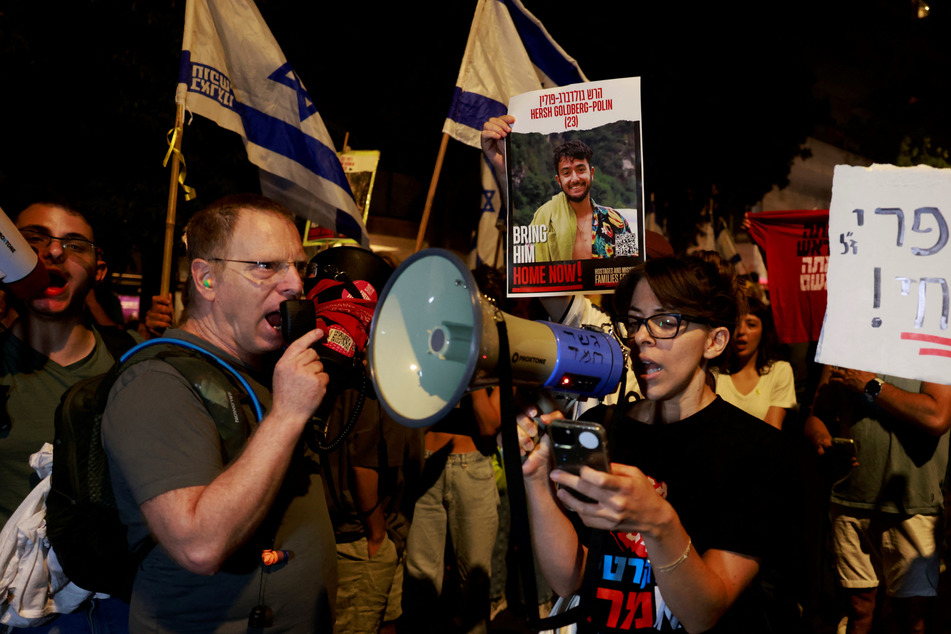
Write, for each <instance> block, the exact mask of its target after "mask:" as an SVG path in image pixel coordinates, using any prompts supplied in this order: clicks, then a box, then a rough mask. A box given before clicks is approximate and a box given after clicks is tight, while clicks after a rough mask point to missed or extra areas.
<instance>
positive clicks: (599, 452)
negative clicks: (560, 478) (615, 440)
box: [548, 420, 611, 502]
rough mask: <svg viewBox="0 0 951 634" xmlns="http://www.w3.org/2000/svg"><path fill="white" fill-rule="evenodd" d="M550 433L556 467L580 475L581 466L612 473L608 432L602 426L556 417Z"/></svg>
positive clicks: (578, 495) (586, 497) (574, 492)
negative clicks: (557, 418)
mask: <svg viewBox="0 0 951 634" xmlns="http://www.w3.org/2000/svg"><path fill="white" fill-rule="evenodd" d="M548 434H549V436H550V437H551V445H552V450H553V453H554V461H555V468H556V469H562V470H564V471H567V472H569V473H574V474H578V473H579V472H580V471H581V467H591V468H592V469H597V470H598V471H604V472H605V473H610V472H611V463H610V461H609V460H608V441H607V433H606V432H605V430H604V427H603V426H601V425H599V424H598V423H589V422H586V421H580V420H556V421H552V422H551V424H550V425H549V426H548ZM569 491H570V492H571V494H572V495H574V496H575V497H577V498H578V499H579V500H582V501H584V502H593V501H594V500H592V499H591V498H589V497H588V496H586V495H582V494H581V493H578V492H577V491H574V490H572V489H569Z"/></svg>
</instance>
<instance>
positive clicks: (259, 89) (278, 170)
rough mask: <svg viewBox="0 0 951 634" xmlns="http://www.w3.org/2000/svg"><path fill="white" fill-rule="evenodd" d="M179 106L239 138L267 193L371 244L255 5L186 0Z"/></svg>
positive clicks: (328, 145)
mask: <svg viewBox="0 0 951 634" xmlns="http://www.w3.org/2000/svg"><path fill="white" fill-rule="evenodd" d="M178 81H179V83H178V89H177V91H176V95H175V101H176V103H179V104H184V105H185V108H186V109H187V110H190V111H191V112H193V113H196V114H200V115H201V116H203V117H206V118H208V119H211V120H212V121H214V122H215V123H217V124H218V125H220V126H221V127H223V128H226V129H228V130H231V131H232V132H236V133H237V134H240V135H241V137H242V138H243V139H244V144H245V148H246V149H247V152H248V159H249V160H250V161H251V162H252V163H254V164H255V165H257V166H258V167H259V168H260V174H261V190H262V193H264V194H265V195H266V196H269V197H271V198H273V199H275V200H277V201H279V202H281V203H283V204H284V205H286V206H287V207H288V208H289V209H291V210H292V211H293V212H295V213H296V214H298V215H300V216H303V217H306V218H309V219H310V220H311V221H312V222H315V223H318V224H320V225H322V226H325V227H328V228H330V229H333V230H334V231H336V232H337V233H340V234H342V235H345V236H348V237H350V238H353V239H354V240H356V241H358V242H360V243H361V244H363V245H364V246H368V245H369V238H368V236H367V231H366V227H365V226H364V224H363V219H362V217H361V214H360V211H359V209H358V207H357V204H356V202H355V201H354V198H353V194H352V193H351V190H350V185H349V183H348V182H347V179H346V176H345V175H344V171H343V167H342V166H341V164H340V160H339V159H338V158H337V153H336V151H335V150H334V146H333V142H332V141H331V139H330V135H329V133H328V132H327V129H326V127H325V126H324V122H323V120H322V119H321V118H320V115H319V114H318V113H317V108H316V107H315V106H314V102H313V101H312V100H311V98H310V96H309V95H308V94H307V91H306V89H305V88H304V85H303V83H301V81H300V78H299V77H298V76H297V74H296V73H295V72H294V70H293V69H292V68H291V66H290V64H288V62H287V60H286V59H285V57H284V53H283V52H281V48H280V46H279V45H278V43H277V41H276V40H275V39H274V36H273V35H271V31H270V30H269V29H268V27H267V24H265V22H264V19H263V18H262V17H261V13H260V11H258V8H257V6H255V4H254V2H253V1H252V0H188V2H187V4H186V9H185V37H184V40H183V42H182V63H181V68H180V71H179V80H178Z"/></svg>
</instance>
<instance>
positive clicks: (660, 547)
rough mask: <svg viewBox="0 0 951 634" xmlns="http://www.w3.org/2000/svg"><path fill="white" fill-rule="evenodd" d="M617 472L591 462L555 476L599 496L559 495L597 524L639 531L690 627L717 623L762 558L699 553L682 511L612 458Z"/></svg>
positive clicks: (668, 595)
mask: <svg viewBox="0 0 951 634" xmlns="http://www.w3.org/2000/svg"><path fill="white" fill-rule="evenodd" d="M611 470H612V473H610V474H608V473H603V472H600V471H595V470H593V469H590V468H588V467H584V468H582V470H581V475H580V477H579V476H575V475H572V474H570V473H568V472H566V471H561V470H556V471H553V472H552V476H551V479H552V480H554V481H555V482H557V483H559V484H562V485H564V486H565V487H570V488H572V489H575V490H577V491H579V492H580V493H583V494H584V495H587V496H589V497H591V498H594V500H595V502H593V503H585V502H582V501H580V500H579V499H578V498H576V497H574V496H572V495H571V494H570V493H569V492H568V491H566V490H565V489H564V488H562V489H560V490H559V491H558V493H557V495H558V497H559V498H560V499H561V500H562V502H564V503H565V505H566V506H570V507H571V508H572V509H574V510H575V511H576V512H577V513H578V515H579V516H580V517H581V519H582V520H583V521H584V523H585V524H586V525H588V526H591V527H592V528H598V529H603V530H610V531H630V532H636V533H640V534H641V537H642V538H643V539H644V543H645V545H646V546H647V553H648V556H649V558H650V561H651V564H652V570H653V572H654V574H655V575H656V578H657V585H658V586H659V587H660V589H661V592H662V594H663V596H664V600H665V601H666V602H667V606H668V607H669V608H670V610H671V612H672V613H673V614H674V615H675V616H676V617H677V619H678V620H679V621H680V622H681V623H683V625H684V627H685V628H686V629H687V631H691V632H693V631H698V632H702V631H705V630H707V629H709V628H711V627H713V626H714V625H715V624H716V623H717V622H718V621H719V620H720V618H721V617H722V616H723V615H724V614H725V613H726V611H727V610H728V609H729V608H730V606H732V605H733V603H734V602H735V601H736V599H737V597H739V596H740V594H742V593H743V591H744V590H745V589H746V587H747V586H748V585H749V584H750V582H752V580H753V578H754V577H755V576H756V574H757V572H758V571H759V560H757V559H756V558H754V557H749V556H746V555H741V554H738V553H732V552H728V551H725V550H716V549H710V550H707V551H706V552H705V553H703V556H702V557H701V556H699V555H698V554H697V551H696V550H695V549H694V547H693V544H692V540H691V539H690V536H689V535H688V534H687V532H686V530H684V527H683V526H682V525H681V523H680V518H679V517H678V515H677V512H676V511H675V510H674V508H673V507H672V506H671V505H670V503H669V502H667V500H665V499H664V498H663V497H661V496H660V495H658V493H657V492H656V491H655V489H654V485H653V482H652V481H651V480H650V479H649V478H648V477H647V476H645V475H644V474H643V473H642V472H641V471H640V470H639V469H637V468H636V467H632V466H628V465H623V464H617V463H613V464H612V465H611Z"/></svg>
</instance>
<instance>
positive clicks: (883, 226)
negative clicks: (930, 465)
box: [816, 165, 951, 384]
mask: <svg viewBox="0 0 951 634" xmlns="http://www.w3.org/2000/svg"><path fill="white" fill-rule="evenodd" d="M948 217H951V170H948V169H934V168H931V167H925V166H919V167H901V168H900V167H894V166H891V165H873V166H872V167H852V166H848V165H839V166H837V167H836V168H835V177H834V179H833V186H832V204H831V206H830V208H829V251H830V257H829V272H828V293H829V295H828V305H827V309H826V317H825V321H824V323H823V326H822V336H821V337H820V339H819V347H818V350H817V352H816V361H818V362H820V363H824V364H828V365H837V366H841V367H846V368H854V369H857V370H865V371H870V372H876V373H883V374H889V375H892V376H901V377H906V378H912V379H920V380H923V381H930V382H934V383H945V384H951V333H949V332H948V305H949V288H948V279H949V278H951V247H948Z"/></svg>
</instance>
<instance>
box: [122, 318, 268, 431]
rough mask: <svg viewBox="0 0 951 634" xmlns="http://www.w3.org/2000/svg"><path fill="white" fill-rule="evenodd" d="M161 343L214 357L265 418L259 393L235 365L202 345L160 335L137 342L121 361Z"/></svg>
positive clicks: (258, 412)
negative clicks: (236, 380)
mask: <svg viewBox="0 0 951 634" xmlns="http://www.w3.org/2000/svg"><path fill="white" fill-rule="evenodd" d="M159 343H170V344H173V345H176V346H181V347H183V348H189V349H190V350H196V351H198V352H200V353H202V354H203V355H205V356H206V357H209V358H211V359H213V360H214V361H215V362H216V363H217V364H218V365H220V366H221V367H223V368H224V369H225V370H227V371H228V372H230V373H231V375H232V376H234V377H235V378H236V379H238V382H239V383H241V386H242V387H243V388H244V389H245V391H246V392H247V393H248V395H250V397H251V402H252V403H253V404H254V413H255V415H257V417H258V422H259V423H260V422H261V420H262V419H263V418H264V409H263V408H262V407H261V401H259V400H258V397H257V395H256V394H255V393H254V390H252V389H251V386H250V385H249V384H248V382H247V381H246V380H245V378H244V377H243V376H241V374H240V373H239V372H238V371H237V370H235V369H234V367H232V366H231V364H230V363H228V362H227V361H225V360H224V359H222V358H221V357H219V356H218V355H216V354H214V353H213V352H209V351H208V350H205V349H204V348H202V347H201V346H197V345H195V344H193V343H191V342H190V341H185V340H183V339H172V338H171V337H159V338H158V339H149V340H148V341H143V342H142V343H140V344H137V345H135V346H133V347H132V348H131V349H129V350H128V351H127V352H126V353H125V354H124V355H122V357H121V358H120V359H119V363H125V361H126V359H128V358H129V357H131V356H132V355H133V354H135V353H136V352H138V351H139V350H142V349H143V348H148V347H149V346H152V345H155V344H159Z"/></svg>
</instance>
